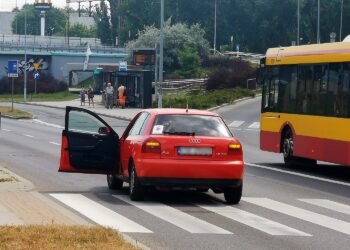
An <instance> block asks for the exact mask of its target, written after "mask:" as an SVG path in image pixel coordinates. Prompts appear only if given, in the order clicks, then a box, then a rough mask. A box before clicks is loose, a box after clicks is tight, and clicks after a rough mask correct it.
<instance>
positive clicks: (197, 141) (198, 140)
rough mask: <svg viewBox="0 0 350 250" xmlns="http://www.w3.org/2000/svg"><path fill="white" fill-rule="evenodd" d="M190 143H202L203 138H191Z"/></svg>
mask: <svg viewBox="0 0 350 250" xmlns="http://www.w3.org/2000/svg"><path fill="white" fill-rule="evenodd" d="M189 142H190V143H193V144H198V143H201V140H200V139H195V138H191V139H190V140H189Z"/></svg>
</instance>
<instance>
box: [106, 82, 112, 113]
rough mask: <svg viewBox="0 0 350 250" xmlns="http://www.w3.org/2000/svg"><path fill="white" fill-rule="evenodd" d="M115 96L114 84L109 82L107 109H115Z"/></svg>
mask: <svg viewBox="0 0 350 250" xmlns="http://www.w3.org/2000/svg"><path fill="white" fill-rule="evenodd" d="M113 96H114V88H113V87H112V84H111V83H110V82H109V83H108V84H107V87H106V104H107V109H110V108H111V109H112V108H113Z"/></svg>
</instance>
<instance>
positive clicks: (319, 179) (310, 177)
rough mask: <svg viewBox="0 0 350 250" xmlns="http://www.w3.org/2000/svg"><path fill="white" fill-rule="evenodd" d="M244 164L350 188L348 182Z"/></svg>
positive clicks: (248, 164)
mask: <svg viewBox="0 0 350 250" xmlns="http://www.w3.org/2000/svg"><path fill="white" fill-rule="evenodd" d="M244 164H245V165H247V166H250V167H255V168H262V169H267V170H271V171H275V172H280V173H285V174H290V175H295V176H300V177H304V178H308V179H313V180H318V181H324V182H328V183H333V184H338V185H342V186H347V187H350V183H346V182H342V181H335V180H331V179H326V178H322V177H317V176H312V175H307V174H300V173H295V172H292V171H288V170H282V169H277V168H272V167H267V166H263V165H258V164H254V163H248V162H245V163H244Z"/></svg>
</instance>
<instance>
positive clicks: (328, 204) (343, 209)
mask: <svg viewBox="0 0 350 250" xmlns="http://www.w3.org/2000/svg"><path fill="white" fill-rule="evenodd" d="M299 200H300V201H303V202H306V203H309V204H311V205H315V206H319V207H323V208H327V209H329V210H332V211H336V212H339V213H343V214H348V215H350V206H347V205H344V204H341V203H338V202H334V201H330V200H323V199H299Z"/></svg>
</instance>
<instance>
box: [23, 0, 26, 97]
mask: <svg viewBox="0 0 350 250" xmlns="http://www.w3.org/2000/svg"><path fill="white" fill-rule="evenodd" d="M23 92H24V93H23V99H24V101H25V102H26V101H27V0H25V3H24V88H23Z"/></svg>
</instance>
